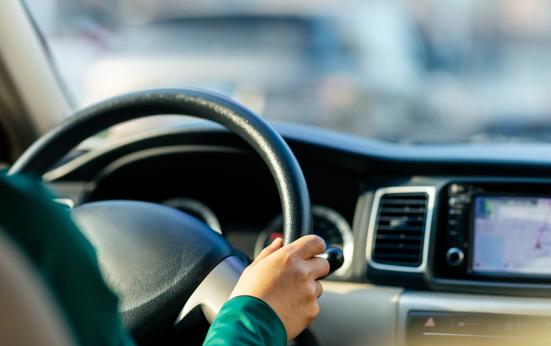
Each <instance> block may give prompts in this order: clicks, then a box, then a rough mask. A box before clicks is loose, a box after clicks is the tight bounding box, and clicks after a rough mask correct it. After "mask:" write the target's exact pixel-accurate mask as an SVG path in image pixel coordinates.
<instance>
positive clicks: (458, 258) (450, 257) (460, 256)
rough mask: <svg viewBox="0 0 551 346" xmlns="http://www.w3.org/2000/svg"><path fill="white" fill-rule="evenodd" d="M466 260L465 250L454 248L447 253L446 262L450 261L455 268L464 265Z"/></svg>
mask: <svg viewBox="0 0 551 346" xmlns="http://www.w3.org/2000/svg"><path fill="white" fill-rule="evenodd" d="M464 259H465V254H464V253H463V250H461V249H459V248H456V247H452V248H451V249H449V250H448V252H447V253H446V260H447V261H448V264H449V265H451V266H453V267H457V266H460V265H461V264H463V260H464Z"/></svg>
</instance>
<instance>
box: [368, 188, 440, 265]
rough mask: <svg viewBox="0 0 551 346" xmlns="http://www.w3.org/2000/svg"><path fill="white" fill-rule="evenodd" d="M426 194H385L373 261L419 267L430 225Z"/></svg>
mask: <svg viewBox="0 0 551 346" xmlns="http://www.w3.org/2000/svg"><path fill="white" fill-rule="evenodd" d="M428 198H429V196H428V195H427V194H426V193H413V192H412V193H385V194H383V195H382V196H381V198H380V199H379V205H378V211H377V219H376V223H375V229H374V232H375V234H374V245H373V250H372V260H373V261H374V262H376V263H380V264H387V265H395V266H404V267H418V266H420V265H421V261H422V257H423V241H424V239H425V227H426V222H427V209H428Z"/></svg>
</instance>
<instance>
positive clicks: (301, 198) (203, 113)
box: [8, 88, 312, 244]
mask: <svg viewBox="0 0 551 346" xmlns="http://www.w3.org/2000/svg"><path fill="white" fill-rule="evenodd" d="M162 114H175V115H187V116H193V117H196V118H201V119H205V120H210V121H213V122H216V123H218V124H220V125H222V126H224V127H226V128H227V129H228V130H230V131H231V132H233V133H235V134H237V135H238V136H239V137H241V138H242V139H244V140H245V141H246V142H247V143H249V145H251V146H252V148H253V149H254V150H255V151H256V152H257V153H258V154H259V155H260V157H261V158H262V160H263V161H264V162H265V164H266V165H267V166H268V168H269V169H270V172H271V174H272V176H273V178H274V181H275V183H276V186H277V189H278V192H279V196H280V199H281V203H282V208H283V210H282V212H283V226H284V228H283V230H284V239H285V243H286V244H288V243H291V242H293V241H294V240H296V239H298V238H299V237H301V236H302V235H306V234H310V233H311V232H312V216H311V210H310V199H309V193H308V188H307V185H306V180H305V179H304V175H303V173H302V170H301V168H300V166H299V164H298V161H297V160H296V158H295V156H294V154H293V153H292V151H291V149H290V148H289V146H288V145H287V143H286V142H285V140H284V139H283V138H282V137H281V136H280V135H279V134H278V133H277V131H275V130H274V129H273V128H272V127H271V126H270V125H269V124H267V123H266V122H265V121H264V120H262V119H260V118H259V117H258V116H257V115H255V114H254V113H253V112H251V111H250V110H248V109H247V108H245V107H243V106H241V105H239V104H237V103H236V102H233V101H232V100H230V99H228V98H226V97H224V96H222V95H220V94H216V93H212V92H207V91H203V90H197V89H181V88H169V89H155V90H145V91H139V92H134V93H130V94H125V95H122V96H118V97H114V98H111V99H108V100H106V101H103V102H100V103H98V104H96V105H93V106H91V107H88V108H85V109H82V110H80V111H78V112H77V113H75V114H74V115H73V116H71V117H69V118H68V119H67V120H66V121H65V122H64V123H62V124H61V125H60V126H58V127H57V128H55V129H54V130H52V131H50V132H49V133H48V134H46V135H45V136H44V137H42V138H40V139H39V140H38V141H37V142H35V143H34V144H33V145H32V146H31V147H30V148H29V149H28V150H27V151H26V152H25V153H24V154H23V155H22V156H21V157H20V158H19V160H18V161H17V162H16V163H15V164H14V165H13V167H12V168H11V169H10V171H9V172H8V174H17V173H24V174H32V175H36V176H42V175H43V174H44V173H46V172H47V170H48V169H50V168H52V167H53V166H54V165H55V164H56V163H57V162H59V161H60V160H61V159H62V158H63V157H65V155H67V154H68V153H69V152H70V151H71V150H72V149H73V148H75V147H76V146H77V145H78V144H79V143H80V142H82V141H83V140H85V139H87V138H88V137H90V136H93V135H94V134H96V133H98V132H101V131H103V130H106V129H108V128H110V127H112V126H114V125H117V124H120V123H122V122H125V121H128V120H134V119H138V118H142V117H146V116H152V115H162Z"/></svg>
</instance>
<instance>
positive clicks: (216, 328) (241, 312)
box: [203, 296, 287, 346]
mask: <svg viewBox="0 0 551 346" xmlns="http://www.w3.org/2000/svg"><path fill="white" fill-rule="evenodd" d="M215 345H217V346H230V345H239V346H285V345H287V332H286V331H285V327H284V326H283V323H282V322H281V320H280V319H279V317H278V316H277V314H276V313H275V311H274V310H273V309H272V308H271V307H270V306H269V305H268V304H266V303H265V302H263V301H262V300H260V299H258V298H255V297H250V296H239V297H235V298H233V299H231V300H229V301H228V302H226V304H224V306H223V307H222V309H221V310H220V312H219V313H218V316H217V317H216V319H215V320H214V322H213V323H212V325H211V326H210V329H209V332H208V334H207V338H206V339H205V343H204V344H203V346H215Z"/></svg>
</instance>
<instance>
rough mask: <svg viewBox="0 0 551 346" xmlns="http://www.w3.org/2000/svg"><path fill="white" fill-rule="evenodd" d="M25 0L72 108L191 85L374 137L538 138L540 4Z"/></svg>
mask: <svg viewBox="0 0 551 346" xmlns="http://www.w3.org/2000/svg"><path fill="white" fill-rule="evenodd" d="M26 2H27V5H28V7H29V10H30V12H31V14H32V15H33V16H34V18H35V20H36V22H37V24H38V27H39V28H40V30H41V31H42V33H43V35H44V36H45V39H46V42H47V44H48V46H49V49H50V51H51V53H52V56H53V60H54V63H55V66H56V67H57V69H58V71H59V74H60V76H61V77H62V80H63V81H64V82H65V84H66V87H67V90H68V92H69V93H70V94H71V96H72V97H73V98H74V100H75V101H76V104H77V105H78V106H84V105H87V104H90V103H92V102H95V101H98V100H101V99H104V98H106V97H109V96H113V95H116V94H119V93H123V92H127V91H131V90H138V89H144V88H152V87H166V86H192V87H201V88H208V89H213V90H216V91H219V92H222V93H224V94H226V95H229V96H231V97H233V98H235V99H236V100H238V101H239V102H242V103H244V104H245V105H247V106H248V107H249V108H251V109H253V110H255V111H256V112H257V113H259V114H261V115H262V116H264V117H266V118H267V119H270V120H282V121H291V122H297V123H304V124H312V125H317V126H322V127H328V128H332V129H336V130H340V131H344V132H348V133H354V134H358V135H360V136H364V137H370V138H377V139H382V140H386V141H394V142H408V143H453V142H473V141H481V142H486V141H499V142H511V141H549V140H551V116H550V115H551V97H549V92H550V90H551V1H544V0H517V1H515V0H486V1H479V0H470V1H469V0H401V1H398V0H394V1H392V0H308V1H296V0H293V1H289V0H278V1H265V0H233V1H227V0H200V1H193V0H156V1H150V0H116V1H115V0H27V1H26Z"/></svg>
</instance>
